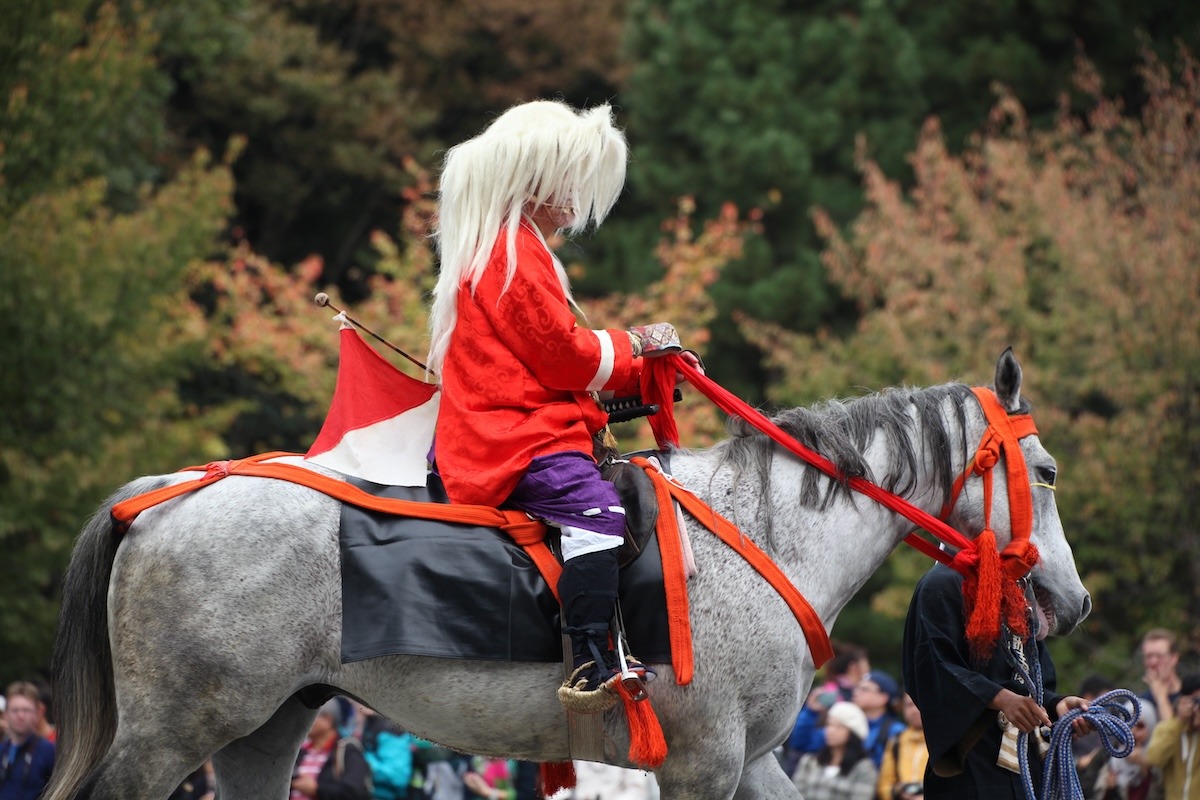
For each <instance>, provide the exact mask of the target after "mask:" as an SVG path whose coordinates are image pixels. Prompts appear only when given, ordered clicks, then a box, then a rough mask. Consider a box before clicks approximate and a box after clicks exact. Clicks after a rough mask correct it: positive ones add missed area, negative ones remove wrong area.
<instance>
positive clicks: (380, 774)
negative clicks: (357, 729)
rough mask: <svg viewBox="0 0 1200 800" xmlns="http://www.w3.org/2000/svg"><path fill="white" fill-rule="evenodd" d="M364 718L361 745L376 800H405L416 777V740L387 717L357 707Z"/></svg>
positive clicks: (365, 707)
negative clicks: (414, 776) (414, 768)
mask: <svg viewBox="0 0 1200 800" xmlns="http://www.w3.org/2000/svg"><path fill="white" fill-rule="evenodd" d="M356 711H357V712H358V713H359V714H361V715H362V719H363V723H362V734H361V739H362V745H363V754H364V755H365V756H366V758H367V765H368V766H369V767H370V768H371V777H372V778H373V779H374V781H375V788H374V790H373V791H372V797H374V798H375V800H406V798H407V797H408V789H409V786H410V784H411V783H412V777H413V737H412V734H410V733H409V732H408V731H406V730H404V729H403V728H401V727H400V726H398V725H396V724H395V723H394V722H392V721H391V720H389V719H388V718H387V717H382V716H380V715H379V714H376V713H375V711H374V710H373V709H371V708H368V707H367V706H363V705H357V704H356Z"/></svg>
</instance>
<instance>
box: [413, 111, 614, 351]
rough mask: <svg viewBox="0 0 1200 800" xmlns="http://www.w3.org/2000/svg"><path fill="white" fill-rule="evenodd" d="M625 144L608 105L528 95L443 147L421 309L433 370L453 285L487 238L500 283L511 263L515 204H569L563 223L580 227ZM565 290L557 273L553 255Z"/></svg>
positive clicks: (446, 333)
mask: <svg viewBox="0 0 1200 800" xmlns="http://www.w3.org/2000/svg"><path fill="white" fill-rule="evenodd" d="M627 158H628V146H627V145H626V143H625V135H624V134H623V133H622V132H621V131H620V130H619V129H618V128H617V127H616V125H615V124H614V122H613V117H612V109H611V108H610V107H609V106H608V105H601V106H597V107H595V108H592V109H588V110H586V111H576V110H575V109H573V108H571V107H570V106H568V105H567V104H565V103H560V102H556V101H551V100H537V101H534V102H532V103H524V104H522V105H519V106H514V107H513V108H510V109H509V110H508V111H506V112H504V113H503V114H501V115H500V116H499V117H497V118H496V120H495V121H494V122H493V123H492V124H491V125H489V126H488V127H487V128H486V129H485V130H484V131H483V133H481V134H479V135H478V136H476V137H475V138H474V139H468V140H467V141H465V142H463V143H462V144H460V145H458V146H456V147H453V148H451V149H450V151H449V152H448V153H447V154H446V161H445V164H444V166H443V168H442V178H441V189H440V192H439V197H438V214H437V228H436V230H435V231H434V242H435V244H436V246H437V250H438V254H439V256H440V258H441V273H440V274H439V276H438V282H437V286H436V287H435V288H434V290H433V308H432V310H431V313H430V318H429V328H430V338H431V341H430V347H429V360H428V362H427V363H428V364H429V368H430V369H431V370H432V371H434V372H437V371H440V370H441V368H442V362H443V360H444V359H445V356H446V349H447V347H449V344H450V335H451V333H452V332H453V331H454V325H455V323H456V322H457V320H458V308H457V297H458V292H459V289H460V288H461V287H462V286H463V285H464V284H466V285H469V286H470V289H471V292H472V293H474V291H475V287H476V286H478V285H479V280H480V278H481V277H482V276H483V271H484V268H485V267H487V263H488V259H489V257H490V256H491V253H492V248H493V247H494V245H495V242H496V237H497V236H498V235H500V234H501V233H502V232H503V233H504V235H505V236H506V237H507V239H506V241H507V247H508V273H507V275H506V277H505V281H504V287H505V289H507V288H508V285H509V283H510V282H511V281H512V277H513V274H514V273H515V272H516V268H517V258H516V232H517V227H518V226H519V225H520V222H521V213H522V210H523V209H525V208H526V207H529V208H531V209H535V208H537V207H538V206H540V205H545V204H551V205H560V206H570V207H571V208H573V209H574V215H573V217H572V218H571V221H570V223H569V224H568V225H567V226H566V228H565V230H567V231H569V232H571V233H580V232H582V231H584V230H585V229H586V228H587V227H588V225H589V224H595V225H599V224H600V223H601V222H603V221H604V218H605V217H606V216H608V212H609V211H611V210H612V207H613V205H615V204H616V202H617V198H618V197H619V196H620V194H621V188H622V187H623V186H624V185H625V163H626V160H627ZM554 264H555V267H556V269H557V270H558V276H559V280H560V281H562V285H563V291H565V292H566V294H567V298H568V299H570V297H571V291H570V286H569V283H568V281H567V275H566V272H565V271H564V270H563V268H562V265H561V264H559V262H558V259H555V260H554Z"/></svg>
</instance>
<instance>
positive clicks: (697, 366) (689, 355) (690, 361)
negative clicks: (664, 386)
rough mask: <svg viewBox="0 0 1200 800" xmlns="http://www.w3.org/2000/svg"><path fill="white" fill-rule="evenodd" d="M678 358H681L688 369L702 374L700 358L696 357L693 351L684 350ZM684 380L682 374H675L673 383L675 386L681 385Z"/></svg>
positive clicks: (702, 368)
mask: <svg viewBox="0 0 1200 800" xmlns="http://www.w3.org/2000/svg"><path fill="white" fill-rule="evenodd" d="M679 357H680V358H682V359H683V362H684V363H685V364H687V365H688V366H689V367H691V368H692V369H694V370H696V371H697V372H699V373H700V374H701V375H703V374H704V363H703V362H702V361H701V360H700V356H698V355H696V353H695V352H694V351H692V350H684V351H683V352H682V353H680V354H679ZM686 380H687V378H685V377H683V373H682V372H676V373H675V383H676V384H680V383H683V382H684V381H686Z"/></svg>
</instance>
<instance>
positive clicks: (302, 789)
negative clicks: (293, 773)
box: [292, 775, 317, 797]
mask: <svg viewBox="0 0 1200 800" xmlns="http://www.w3.org/2000/svg"><path fill="white" fill-rule="evenodd" d="M292 788H293V789H295V790H296V791H297V792H299V793H300V794H303V795H307V796H308V797H316V796H317V779H316V778H314V777H313V776H312V775H301V776H300V777H298V778H292Z"/></svg>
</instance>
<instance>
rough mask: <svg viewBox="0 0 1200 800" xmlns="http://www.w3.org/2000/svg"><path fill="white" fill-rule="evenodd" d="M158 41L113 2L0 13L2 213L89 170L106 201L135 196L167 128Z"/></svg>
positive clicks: (51, 0) (33, 2)
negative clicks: (156, 54) (99, 182)
mask: <svg viewBox="0 0 1200 800" xmlns="http://www.w3.org/2000/svg"><path fill="white" fill-rule="evenodd" d="M156 44H157V38H156V37H155V36H154V35H153V31H152V30H151V29H150V27H149V25H148V24H147V22H146V21H145V20H138V21H135V22H132V23H127V22H124V21H122V20H121V18H120V15H119V14H118V12H117V8H116V6H115V5H114V4H111V3H101V4H99V5H97V4H96V3H94V2H92V0H62V1H59V0H29V2H23V3H20V4H17V5H16V6H15V7H14V8H12V9H9V10H7V11H6V12H5V13H4V14H2V15H0V98H3V99H4V103H5V106H4V109H3V114H2V115H0V178H2V179H0V213H4V214H10V213H12V212H13V210H14V209H16V208H18V207H19V206H20V205H21V204H22V203H24V202H25V201H27V200H28V199H29V198H31V197H33V196H34V195H36V194H38V193H39V192H42V191H46V190H53V189H60V188H63V187H66V186H70V185H73V184H74V183H75V182H77V181H79V180H82V179H85V178H94V177H103V178H105V179H106V180H107V188H106V191H107V194H108V197H107V200H108V201H110V202H114V203H115V204H117V205H119V206H121V207H125V208H129V207H131V206H133V205H135V204H136V202H137V199H138V198H137V193H138V191H139V190H140V188H141V186H142V184H143V183H144V182H146V181H147V180H150V179H152V178H155V177H157V176H158V169H157V166H156V164H155V157H156V152H155V150H156V148H157V147H158V146H159V145H161V142H162V137H163V130H164V129H163V121H162V110H163V104H164V102H165V100H166V96H167V92H168V89H169V86H168V84H167V83H166V82H165V81H164V80H163V79H162V77H161V76H160V75H159V73H158V72H157V70H156V65H155V62H154V59H153V55H152V53H153V49H154V47H155V45H156Z"/></svg>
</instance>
